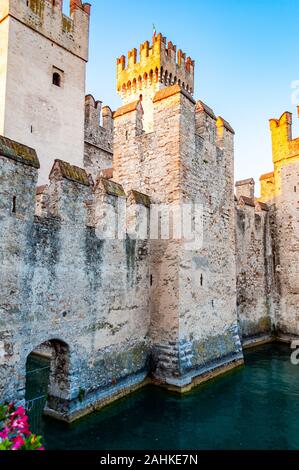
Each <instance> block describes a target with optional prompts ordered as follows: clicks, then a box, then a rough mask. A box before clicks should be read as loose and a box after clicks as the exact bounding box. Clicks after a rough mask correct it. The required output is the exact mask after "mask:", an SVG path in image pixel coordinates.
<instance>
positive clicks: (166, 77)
mask: <svg viewBox="0 0 299 470" xmlns="http://www.w3.org/2000/svg"><path fill="white" fill-rule="evenodd" d="M164 85H165V86H168V72H167V70H166V71H165V74H164Z"/></svg>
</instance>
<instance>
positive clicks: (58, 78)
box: [53, 72, 61, 87]
mask: <svg viewBox="0 0 299 470" xmlns="http://www.w3.org/2000/svg"><path fill="white" fill-rule="evenodd" d="M53 85H55V86H58V87H61V76H60V75H59V73H58V72H54V73H53Z"/></svg>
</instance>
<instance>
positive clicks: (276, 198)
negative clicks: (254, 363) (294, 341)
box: [260, 107, 299, 336]
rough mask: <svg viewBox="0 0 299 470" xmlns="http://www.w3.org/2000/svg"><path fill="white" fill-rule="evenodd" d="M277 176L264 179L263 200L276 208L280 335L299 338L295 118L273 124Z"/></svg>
mask: <svg viewBox="0 0 299 470" xmlns="http://www.w3.org/2000/svg"><path fill="white" fill-rule="evenodd" d="M298 111H299V107H298ZM270 129H271V136H272V157H273V163H274V172H272V173H267V174H265V175H262V176H261V178H260V181H261V195H262V197H261V199H262V201H264V202H268V203H270V204H272V205H273V210H274V212H273V213H274V231H273V233H274V239H275V265H276V281H277V282H276V284H277V286H278V294H279V297H280V305H279V309H278V313H277V318H276V323H277V330H278V333H279V335H292V336H298V335H299V326H298V313H299V307H298V305H299V138H297V139H293V138H292V114H291V113H289V112H286V113H284V114H283V115H282V116H281V117H280V118H279V119H271V120H270Z"/></svg>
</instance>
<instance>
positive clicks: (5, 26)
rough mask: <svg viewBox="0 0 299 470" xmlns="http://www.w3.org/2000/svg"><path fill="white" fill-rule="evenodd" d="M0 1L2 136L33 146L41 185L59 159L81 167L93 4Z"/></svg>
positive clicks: (52, 0)
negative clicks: (67, 5) (67, 9)
mask: <svg viewBox="0 0 299 470" xmlns="http://www.w3.org/2000/svg"><path fill="white" fill-rule="evenodd" d="M62 7H63V0H0V44H1V47H0V103H1V107H0V134H2V135H4V136H6V137H9V138H11V139H13V140H16V141H18V142H22V143H24V144H26V145H28V146H30V147H33V148H34V149H35V150H36V151H37V153H38V155H39V159H40V163H41V172H40V182H41V183H44V182H46V181H47V179H48V175H49V173H50V170H51V167H52V166H53V162H54V160H55V159H56V158H63V159H64V160H66V161H68V162H69V163H72V164H75V165H79V166H82V165H83V153H84V148H83V146H84V99H85V69H86V62H87V60H88V40H89V18H90V5H89V4H88V3H86V4H82V2H81V0H71V1H70V16H66V15H64V14H63V11H62Z"/></svg>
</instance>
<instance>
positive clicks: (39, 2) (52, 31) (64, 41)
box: [0, 0, 91, 61]
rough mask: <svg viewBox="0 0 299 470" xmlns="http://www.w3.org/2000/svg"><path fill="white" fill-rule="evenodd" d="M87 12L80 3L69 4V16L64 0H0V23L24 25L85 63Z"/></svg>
mask: <svg viewBox="0 0 299 470" xmlns="http://www.w3.org/2000/svg"><path fill="white" fill-rule="evenodd" d="M90 10H91V5H90V4H89V3H82V1H81V0H71V1H70V16H67V15H65V14H64V13H63V0H2V1H1V5H0V21H1V20H2V21H4V20H7V19H11V20H12V21H18V22H19V23H22V24H25V25H26V26H29V27H30V28H31V29H33V30H36V31H38V32H39V33H40V34H42V35H43V36H45V37H46V38H48V39H50V40H51V41H53V42H55V43H56V44H58V45H60V46H62V47H64V48H65V49H68V50H70V52H72V53H74V54H76V55H78V56H79V57H80V58H82V59H84V60H85V61H87V59H88V38H89V18H90Z"/></svg>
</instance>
